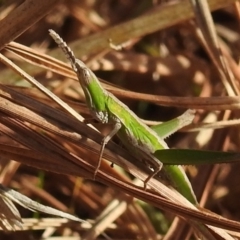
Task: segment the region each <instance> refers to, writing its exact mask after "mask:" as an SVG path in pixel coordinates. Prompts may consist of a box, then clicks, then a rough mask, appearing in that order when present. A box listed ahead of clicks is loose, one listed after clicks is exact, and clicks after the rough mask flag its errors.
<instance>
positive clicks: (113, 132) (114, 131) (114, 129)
mask: <svg viewBox="0 0 240 240" xmlns="http://www.w3.org/2000/svg"><path fill="white" fill-rule="evenodd" d="M115 121H116V120H115ZM121 127H122V124H121V122H120V121H119V120H118V121H116V122H115V124H114V128H113V130H112V131H111V132H110V133H109V134H108V135H107V136H106V137H104V138H103V140H102V143H101V150H100V154H99V158H98V163H97V167H96V169H95V171H94V175H93V179H95V178H96V175H97V172H98V169H99V167H100V165H101V161H102V156H103V151H104V148H105V146H106V144H107V143H108V142H109V141H110V140H111V139H112V138H113V136H114V135H116V134H117V132H118V131H119V130H120V129H121Z"/></svg>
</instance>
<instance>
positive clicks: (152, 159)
mask: <svg viewBox="0 0 240 240" xmlns="http://www.w3.org/2000/svg"><path fill="white" fill-rule="evenodd" d="M147 159H148V160H147V162H148V163H150V164H151V165H152V167H153V169H154V171H153V172H152V173H151V174H150V175H149V176H148V177H147V178H146V179H145V180H144V190H146V189H147V183H148V182H149V181H150V180H151V179H152V178H154V177H155V176H156V175H157V174H158V173H159V172H160V171H161V170H162V167H163V163H162V162H160V161H159V159H157V158H156V157H154V156H153V155H152V154H147Z"/></svg>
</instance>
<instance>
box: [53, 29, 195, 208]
mask: <svg viewBox="0 0 240 240" xmlns="http://www.w3.org/2000/svg"><path fill="white" fill-rule="evenodd" d="M49 33H50V35H51V37H52V38H53V39H54V40H55V42H56V43H57V44H58V46H59V47H60V48H61V49H62V51H63V52H64V53H65V55H66V57H67V58H68V59H69V61H70V62H71V65H72V68H73V70H74V71H75V72H76V75H77V77H78V79H79V82H80V84H81V86H82V89H83V91H84V94H85V98H86V102H87V105H88V107H89V109H90V111H91V114H92V116H93V117H94V118H95V119H96V120H98V121H99V122H101V123H102V124H108V123H112V124H113V125H114V127H113V129H112V131H111V132H110V133H109V134H108V135H107V136H106V137H104V138H103V140H102V145H101V150H100V154H99V160H98V164H97V167H96V170H95V173H94V177H95V176H96V174H97V171H98V169H99V167H100V164H101V159H102V155H103V151H104V148H105V146H106V144H107V143H108V142H109V141H110V140H111V138H112V137H113V136H114V135H117V136H118V137H119V138H120V140H121V141H122V143H123V144H124V145H125V146H126V147H127V148H129V149H131V150H134V155H135V154H137V155H140V156H141V157H143V158H144V160H147V162H148V164H149V165H150V166H151V167H152V168H153V169H154V171H153V172H152V174H150V175H149V176H148V177H147V179H146V180H145V181H144V186H145V188H146V186H147V182H148V181H149V180H150V179H151V178H153V177H154V176H156V175H157V174H158V173H159V172H160V171H161V169H162V167H163V168H164V170H165V172H166V173H167V175H168V177H169V179H170V181H171V182H172V184H173V185H174V187H175V188H177V189H178V191H179V192H181V193H182V195H184V196H185V197H186V198H187V199H188V200H189V201H190V202H192V203H194V204H196V203H197V201H196V198H195V195H194V193H193V191H192V187H191V184H190V182H189V180H188V178H187V176H186V174H185V172H184V170H183V169H182V167H180V166H163V164H162V162H161V161H160V160H159V159H158V158H156V157H155V156H154V152H156V151H157V150H161V149H168V146H167V144H166V143H165V141H164V140H163V139H162V138H161V137H160V136H158V135H157V133H156V132H155V131H154V130H153V129H151V128H149V127H148V126H147V125H145V124H144V123H143V122H142V121H141V120H140V119H139V118H138V117H137V116H136V115H135V113H133V112H132V111H131V110H130V109H129V108H128V107H127V106H126V105H125V104H123V103H122V102H121V101H120V100H118V99H117V98H116V97H115V96H114V95H113V94H111V93H109V92H108V91H106V90H105V89H104V88H103V87H102V86H101V84H100V82H99V80H98V78H97V77H96V76H95V74H94V73H93V72H92V71H91V70H90V69H89V68H88V67H87V66H86V65H85V64H84V63H83V62H82V61H80V60H79V59H76V58H75V56H74V53H73V52H72V50H71V49H70V48H69V47H68V46H67V44H66V43H65V42H64V41H63V40H62V38H61V37H60V36H59V35H58V34H57V33H55V32H54V31H53V30H49ZM193 117H194V114H193V110H188V111H187V112H186V113H185V114H184V115H183V116H181V117H179V118H176V119H175V120H176V121H174V120H172V121H174V123H175V125H176V126H175V127H174V128H171V127H170V129H169V130H168V133H166V134H165V137H166V136H167V135H170V134H171V133H173V132H175V131H177V130H178V129H179V128H182V127H183V126H185V125H187V124H189V123H190V122H191V121H192V119H193ZM188 118H189V119H188ZM170 126H172V125H170Z"/></svg>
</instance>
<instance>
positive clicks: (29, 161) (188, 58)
mask: <svg viewBox="0 0 240 240" xmlns="http://www.w3.org/2000/svg"><path fill="white" fill-rule="evenodd" d="M161 2H165V3H161ZM166 2H167V3H166ZM193 2H194V1H193ZM196 2H200V3H204V2H205V1H196ZM208 2H209V8H208V6H207V7H206V6H205V8H204V5H203V6H201V5H198V4H196V5H195V7H193V6H192V5H191V1H152V2H151V1H146V0H143V1H123V0H122V1H110V0H107V1H88V0H85V1H73V0H69V1H57V0H48V1H41V0H26V1H24V2H23V1H20V0H19V1H18V0H15V1H10V0H8V1H0V19H1V21H0V36H1V38H0V48H1V49H2V51H1V53H2V55H1V56H0V60H1V62H2V63H4V65H3V64H2V65H1V66H0V71H1V77H0V83H1V84H0V133H1V135H0V153H1V161H0V163H1V172H0V179H1V183H2V184H3V185H5V186H8V187H10V188H14V189H16V190H18V191H19V192H21V193H22V194H24V195H26V196H28V197H30V198H32V199H35V200H38V201H40V202H41V203H43V204H45V205H48V206H52V207H55V208H57V209H60V210H62V211H66V212H71V213H73V214H74V215H77V216H78V217H80V218H82V219H85V220H88V221H89V222H90V223H91V224H92V226H91V227H89V225H88V224H79V223H74V222H70V221H66V220H65V219H47V218H45V217H46V215H42V214H41V215H40V214H35V215H34V216H33V214H32V213H31V212H29V211H28V210H23V209H21V216H22V218H23V229H24V231H16V232H10V233H4V232H1V233H0V237H2V238H4V239H21V238H24V239H30V238H33V237H34V238H36V239H51V238H52V237H53V236H59V238H60V237H61V239H96V238H97V239H165V240H166V239H176V240H177V239H197V236H199V232H201V231H202V232H201V234H205V238H206V239H232V238H231V237H230V236H238V237H239V238H240V235H239V232H240V222H239V221H240V219H239V216H240V208H239V197H240V191H239V186H238V183H239V164H234V165H230V164H229V165H227V164H223V165H205V166H200V167H197V168H196V167H193V166H190V167H187V168H186V171H187V173H188V175H189V177H190V179H191V182H192V185H193V189H194V191H195V193H196V196H197V198H198V199H199V202H200V204H201V207H205V208H207V209H209V210H211V211H213V212H215V213H217V214H219V215H213V214H211V213H210V212H207V211H205V210H201V209H197V208H195V207H194V206H192V205H191V204H190V203H188V202H186V201H185V199H184V198H183V197H181V196H179V195H178V194H177V193H176V192H174V191H173V190H172V189H170V188H169V187H168V186H165V185H164V184H162V183H161V180H160V181H159V179H152V180H151V181H150V182H149V187H151V188H152V190H150V189H149V190H148V191H144V190H143V188H142V187H141V186H142V181H140V180H139V179H141V180H144V179H145V178H146V176H147V174H148V173H149V169H147V167H146V166H145V165H144V164H143V163H141V162H140V161H136V160H135V161H134V159H133V157H132V156H131V155H130V153H129V152H128V151H126V150H125V149H123V147H122V145H121V144H120V143H119V142H118V140H117V139H114V140H115V141H114V142H111V143H109V144H108V145H107V147H106V151H105V154H104V158H105V159H106V160H108V161H105V162H102V165H101V169H100V171H99V172H98V174H97V177H96V181H93V180H92V176H93V173H94V169H95V166H96V162H97V158H98V154H99V148H100V143H101V140H102V135H105V134H107V132H108V131H109V129H110V128H111V126H106V127H103V126H101V125H100V124H94V126H95V127H96V128H97V129H98V130H99V131H100V132H101V133H99V132H97V131H96V128H94V127H89V126H87V125H86V124H85V123H83V122H82V121H83V117H82V116H84V117H86V118H89V117H90V115H89V110H88V109H87V107H86V105H85V104H84V95H83V93H82V91H81V87H80V85H79V83H78V82H77V81H76V80H77V78H76V76H75V74H74V73H73V71H72V70H71V68H70V67H69V65H68V64H65V63H64V62H66V59H65V58H64V55H63V54H62V53H61V50H60V49H58V48H57V47H56V44H55V43H54V42H53V40H52V39H51V38H50V36H49V35H48V29H54V30H55V31H56V32H58V33H59V34H60V35H61V36H62V37H63V39H64V40H65V41H66V42H67V43H69V45H70V46H71V48H72V49H73V50H74V52H75V55H76V56H77V57H78V58H80V59H82V60H83V61H85V62H86V63H87V65H88V66H89V68H91V69H92V70H94V71H95V72H96V75H97V76H98V77H99V78H101V79H104V80H102V84H103V85H104V87H105V88H106V89H107V90H109V91H111V92H112V93H114V95H115V96H117V97H118V98H119V99H121V100H122V101H123V102H125V103H127V104H128V106H129V107H130V108H131V109H133V110H134V112H136V113H137V115H138V116H140V117H142V118H143V119H147V120H148V121H146V122H147V123H148V124H152V121H166V120H169V119H172V118H174V117H176V116H178V115H180V114H181V113H182V112H183V111H184V110H185V109H187V108H191V109H196V110H197V113H196V117H195V119H194V124H193V125H192V126H190V127H189V128H188V129H185V132H182V133H176V134H174V135H173V136H171V138H169V139H167V142H168V144H169V146H170V147H173V148H190V149H207V150H217V151H234V152H240V151H239V147H238V146H239V134H238V125H239V120H238V119H239V113H238V112H239V111H238V109H239V108H240V98H239V81H240V71H239V66H238V58H239V52H240V51H239V49H240V48H239V41H240V37H239V34H238V32H239V5H238V2H235V1H233V0H232V1H231V0H225V1H221V0H218V1H213V0H209V1H208ZM209 9H210V11H213V10H216V11H214V13H213V17H214V18H213V19H214V24H213V23H212V22H211V18H210V15H209V14H208V13H209ZM194 16H195V17H196V18H195V21H194V19H193V17H194ZM15 39H16V42H17V43H16V42H11V41H13V40H14V41H15ZM109 39H110V40H111V43H112V44H113V45H115V46H118V47H119V48H120V50H119V51H116V50H113V49H112V48H111V47H110V45H109ZM9 59H11V60H12V61H13V62H14V63H15V64H16V65H17V66H18V67H19V69H17V66H15V65H13V64H12V63H11V62H9ZM62 61H63V62H62ZM26 73H27V74H28V75H27V74H26ZM31 77H34V78H35V79H36V80H37V81H36V80H34V79H33V78H31ZM39 83H41V84H42V85H39ZM33 85H34V86H33ZM49 90H50V91H49ZM51 94H52V95H51ZM73 109H74V110H75V111H76V112H75V111H74V110H73ZM77 112H78V113H80V114H81V115H78V113H77ZM233 119H234V120H235V121H231V120H233ZM150 120H151V121H150ZM205 122H207V123H209V124H206V123H205ZM187 130H188V131H190V130H191V131H193V132H189V133H186V131H187ZM14 160H15V161H14ZM111 162H113V163H115V165H114V168H112V167H111V166H110V164H111ZM118 166H120V168H119V167H118ZM124 170H125V171H124ZM128 173H130V174H128ZM133 176H135V177H137V178H135V179H134V178H133ZM153 189H154V190H153ZM139 200H142V201H139ZM220 216H221V217H220ZM47 217H49V216H47ZM232 220H234V221H232ZM200 222H201V223H203V224H204V226H205V228H206V229H205V230H203V229H202V225H200ZM207 224H209V225H211V227H210V226H209V225H207ZM212 226H216V227H218V228H215V227H212ZM35 230H39V231H35ZM201 234H200V235H201ZM208 234H210V235H211V236H210V235H208Z"/></svg>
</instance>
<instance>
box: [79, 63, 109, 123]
mask: <svg viewBox="0 0 240 240" xmlns="http://www.w3.org/2000/svg"><path fill="white" fill-rule="evenodd" d="M75 67H76V70H75V71H76V73H77V74H78V79H79V82H80V84H81V86H82V89H83V92H84V94H85V98H86V102H87V105H88V107H89V108H90V109H91V112H92V115H93V116H94V118H96V119H97V120H99V121H100V122H102V123H106V122H108V113H107V111H106V104H105V103H106V97H107V93H106V91H105V90H104V88H103V87H102V86H101V84H100V83H99V80H98V79H97V77H96V76H95V74H94V73H93V72H92V71H91V70H90V69H89V68H87V66H86V65H85V64H84V63H83V62H82V61H80V60H77V61H76V64H75Z"/></svg>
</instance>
